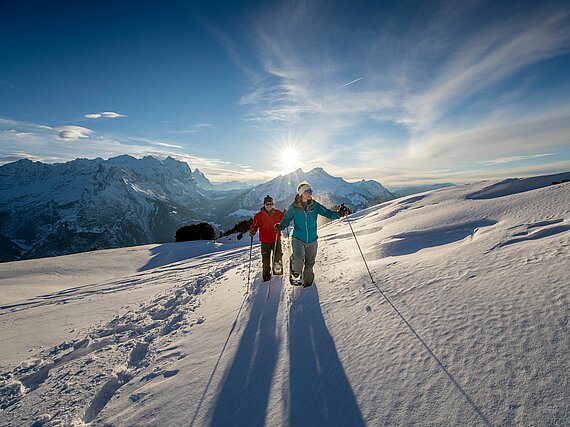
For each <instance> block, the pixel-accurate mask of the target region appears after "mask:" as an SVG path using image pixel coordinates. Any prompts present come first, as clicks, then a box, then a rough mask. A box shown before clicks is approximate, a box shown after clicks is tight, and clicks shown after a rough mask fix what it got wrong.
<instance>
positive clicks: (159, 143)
mask: <svg viewBox="0 0 570 427" xmlns="http://www.w3.org/2000/svg"><path fill="white" fill-rule="evenodd" d="M156 145H160V146H162V147H168V148H184V147H182V145H176V144H168V143H166V142H157V143H156Z"/></svg>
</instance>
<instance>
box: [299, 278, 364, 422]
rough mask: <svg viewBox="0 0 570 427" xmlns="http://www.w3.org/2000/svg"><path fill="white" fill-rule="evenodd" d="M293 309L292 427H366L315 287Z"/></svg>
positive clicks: (303, 291) (300, 297) (303, 292)
mask: <svg viewBox="0 0 570 427" xmlns="http://www.w3.org/2000/svg"><path fill="white" fill-rule="evenodd" d="M301 293H302V295H300V296H299V297H298V298H297V299H296V300H295V301H294V302H293V303H292V304H291V308H290V314H289V319H290V326H289V364H290V372H289V379H290V387H291V390H290V393H291V396H290V409H289V411H290V414H289V424H290V425H291V426H320V425H322V426H335V425H339V426H340V425H343V426H364V425H365V423H364V420H363V419H362V414H361V413H360V409H359V408H358V404H357V402H356V398H355V396H354V393H353V391H352V387H351V386H350V383H349V382H348V378H347V377H346V375H345V372H344V368H343V367H342V363H341V362H340V359H339V358H338V353H337V351H336V347H335V344H334V340H333V338H332V336H331V334H330V333H329V330H328V328H327V325H326V324H325V319H324V318H323V313H322V312H321V306H320V304H319V294H318V291H317V288H316V286H315V285H313V286H311V287H309V288H306V289H303V290H302V291H301Z"/></svg>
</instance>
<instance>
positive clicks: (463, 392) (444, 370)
mask: <svg viewBox="0 0 570 427" xmlns="http://www.w3.org/2000/svg"><path fill="white" fill-rule="evenodd" d="M346 222H347V223H348V225H349V227H350V230H351V231H352V234H353V236H354V241H355V242H356V245H357V246H358V250H359V251H360V255H361V256H362V260H363V261H364V264H365V265H366V269H367V270H368V274H369V275H370V280H371V281H372V284H373V285H374V286H375V287H376V289H378V291H379V292H380V294H381V295H382V296H383V297H384V299H385V300H386V301H387V302H388V303H389V304H390V305H391V306H392V308H393V309H394V311H395V312H396V313H397V314H398V316H400V318H401V319H402V320H403V321H404V323H405V324H406V325H407V326H408V328H410V330H411V331H412V333H413V334H414V335H415V336H416V338H417V339H418V340H419V341H420V343H421V344H422V345H423V346H424V347H425V348H426V350H427V351H428V352H429V354H430V355H431V356H432V357H433V358H434V360H435V361H436V362H437V364H438V365H439V366H440V368H441V369H442V370H443V372H445V374H446V375H447V376H448V378H449V379H450V380H451V382H452V383H453V384H454V385H455V387H456V388H457V389H458V390H459V392H460V393H461V394H462V395H463V397H464V398H465V399H466V400H467V402H469V404H470V405H471V406H472V407H473V409H474V410H475V412H476V413H477V415H478V416H479V417H480V418H481V420H482V421H483V422H484V423H485V425H487V426H491V423H490V422H489V420H488V419H487V417H486V416H485V414H483V412H482V411H481V409H480V408H479V406H477V404H476V403H475V402H474V401H473V400H472V399H471V398H470V397H469V395H468V394H467V393H466V392H465V390H463V387H461V385H460V384H459V383H458V382H457V381H456V380H455V378H454V377H453V375H451V373H450V372H449V371H448V370H447V368H446V367H445V366H444V365H443V363H442V362H441V361H440V360H439V358H438V357H437V356H436V355H435V353H434V352H433V351H432V350H431V348H430V347H429V346H428V345H427V344H426V343H425V341H424V340H423V339H422V337H420V336H419V334H418V333H417V332H416V330H415V329H414V328H413V327H412V325H410V323H409V322H408V321H407V320H406V318H405V317H404V316H403V315H402V314H401V313H400V311H399V310H398V309H397V308H396V306H395V305H394V304H393V303H392V301H390V299H389V298H388V296H387V295H386V294H385V293H384V292H383V291H382V289H380V287H379V286H378V285H377V284H376V281H375V280H374V277H372V273H371V272H370V268H368V263H367V262H366V258H365V257H364V253H363V252H362V249H361V248H360V243H358V239H357V238H356V234H354V229H353V228H352V224H351V222H350V220H349V219H348V216H346Z"/></svg>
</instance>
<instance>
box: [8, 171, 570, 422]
mask: <svg viewBox="0 0 570 427" xmlns="http://www.w3.org/2000/svg"><path fill="white" fill-rule="evenodd" d="M548 179H550V178H548ZM537 181H540V179H537V180H526V181H524V183H525V186H524V188H522V187H521V182H520V181H509V182H503V183H502V184H501V187H500V192H501V194H503V196H502V197H494V198H491V199H485V198H480V199H476V200H474V199H470V198H468V196H469V195H473V194H482V192H483V191H487V190H486V189H489V188H491V187H492V186H493V185H494V184H493V183H487V182H484V183H478V184H473V185H468V186H461V187H455V188H450V189H444V190H439V191H435V192H429V193H424V194H422V195H419V196H414V197H406V198H402V199H397V200H391V201H388V202H385V203H383V204H382V205H378V206H374V207H371V208H368V209H365V210H362V211H359V212H357V213H355V214H352V215H350V216H349V217H347V218H342V219H340V220H337V221H332V222H330V223H328V224H326V225H325V226H323V227H320V228H319V231H318V234H319V241H318V242H319V243H318V245H319V250H318V255H317V263H316V265H315V275H316V279H315V283H314V285H313V286H312V287H309V288H297V287H292V286H290V285H289V284H288V277H287V275H285V276H273V277H272V278H271V281H268V282H262V280H261V277H260V276H261V274H260V268H261V265H260V256H259V252H260V251H259V246H258V245H257V243H256V242H254V243H255V244H254V246H253V248H252V249H253V250H252V252H251V254H252V257H251V260H252V262H251V266H252V268H251V271H250V270H249V268H248V267H249V260H250V256H249V255H250V252H249V242H247V241H246V242H245V245H244V246H242V247H239V245H242V244H243V242H240V243H239V245H238V244H235V246H233V245H234V243H230V241H229V240H228V241H227V243H226V244H225V247H224V245H223V246H221V247H216V249H215V250H214V249H213V247H212V246H211V245H210V246H208V245H206V244H204V247H202V248H197V247H193V245H190V244H180V245H179V246H176V245H174V246H168V245H163V246H157V247H154V250H153V251H149V247H146V248H139V249H137V248H131V249H129V250H132V251H133V252H132V256H133V257H136V260H134V258H133V261H132V262H131V263H129V262H128V260H127V258H125V256H126V255H125V254H126V252H125V250H116V251H115V250H113V251H107V254H108V256H107V257H102V256H101V254H95V253H93V254H82V255H81V256H79V255H77V256H74V258H69V259H70V261H73V262H74V263H81V264H82V265H83V267H84V269H83V270H82V269H80V268H78V266H77V265H75V266H72V267H69V268H63V267H61V266H58V265H57V264H56V263H54V262H53V261H49V262H48V261H47V260H34V261H26V262H31V263H33V265H32V264H27V265H29V267H28V268H29V269H30V272H29V274H28V275H26V271H25V269H21V268H14V267H10V266H8V267H3V266H2V265H0V279H1V278H4V280H8V279H9V280H11V282H10V283H11V284H10V286H0V298H3V299H0V301H5V302H2V304H1V305H2V308H0V340H1V342H2V343H3V344H4V343H8V345H3V346H2V347H0V360H1V361H4V362H2V372H3V373H2V374H1V376H0V396H1V397H0V402H1V403H0V404H1V405H2V407H3V408H4V409H2V410H1V411H0V424H1V425H6V426H20V425H45V426H48V427H50V426H64V425H65V426H73V425H76V426H83V425H85V424H89V425H93V426H95V425H109V426H110V425H116V426H123V425H125V426H131V425H132V426H135V425H136V426H155V425H175V426H178V425H185V426H218V425H220V426H222V425H223V426H226V425H268V426H269V425H271V426H273V425H279V426H281V425H290V426H297V425H303V426H305V425H355V426H359V425H371V426H372V425H373V426H384V425H390V426H391V425H410V426H424V425H438V426H440V425H441V426H458V425H507V426H510V425H524V426H526V425H537V426H538V425H541V426H542V425H553V426H554V425H560V426H562V425H568V424H569V422H570V417H569V414H570V404H569V401H568V381H569V372H570V359H569V358H568V353H569V350H570V343H569V342H568V336H569V330H568V324H569V320H568V319H569V318H570V314H569V311H568V307H569V301H570V289H569V287H568V277H570V263H568V259H570V185H568V184H566V183H561V184H557V185H547V186H544V187H541V188H533V186H534V184H535V183H536V182H537ZM543 181H544V180H543ZM494 188H495V190H497V189H499V187H498V186H495V187H494ZM521 188H522V189H523V190H524V191H518V190H519V189H521ZM530 190H532V191H530ZM488 194H490V193H488ZM507 194H508V195H507ZM356 239H357V240H356ZM242 240H243V239H242ZM246 240H248V239H246ZM232 242H233V240H232ZM283 247H284V260H285V271H287V270H288V267H289V266H288V262H289V256H290V254H291V249H290V238H289V237H285V238H284V239H283ZM210 249H212V251H210ZM143 253H144V254H145V258H144V259H143V258H142V254H143ZM113 254H116V256H117V257H118V259H120V261H111V260H110V259H109V258H112V257H113ZM361 254H363V255H361ZM363 257H364V259H363ZM118 262H119V263H124V264H125V271H124V274H120V270H117V269H116V264H117V263H118ZM22 265H24V264H22ZM106 266H112V269H111V270H112V271H116V272H117V275H116V277H110V276H109V275H101V276H99V274H102V273H101V272H102V271H106V270H107V268H106ZM109 268H110V267H109ZM82 271H83V274H87V276H88V277H87V278H86V277H82V276H81V274H82ZM15 275H16V276H17V275H20V276H21V277H20V278H19V280H16V279H15V278H14V276H15ZM51 276H53V277H56V278H57V279H58V280H60V281H62V283H61V284H60V285H58V287H55V288H54V290H53V292H39V291H38V290H34V289H33V288H32V287H31V286H32V285H31V284H34V283H35V284H37V282H41V281H43V280H48V279H49V278H50V277H51ZM98 277H101V279H98ZM74 278H76V279H74ZM248 279H250V280H249V282H248ZM73 280H77V283H76V284H74V283H73ZM248 285H249V289H251V292H250V293H249V294H244V293H245V291H246V289H248ZM16 286H20V287H22V288H23V289H26V290H25V292H23V295H25V297H14V296H9V297H8V296H4V295H3V294H2V291H3V290H4V289H8V290H10V292H13V291H14V290H15V289H16ZM50 286H52V285H50ZM53 286H55V285H53ZM41 289H43V288H41ZM16 290H17V289H16ZM36 329H37V330H39V331H45V333H44V335H45V336H44V335H42V334H41V333H39V332H35V330H36ZM56 337H60V338H57V339H56Z"/></svg>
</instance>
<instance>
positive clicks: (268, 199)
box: [263, 194, 273, 204]
mask: <svg viewBox="0 0 570 427" xmlns="http://www.w3.org/2000/svg"><path fill="white" fill-rule="evenodd" d="M266 203H273V197H271V196H270V195H269V194H268V195H267V196H265V199H263V204H266Z"/></svg>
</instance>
